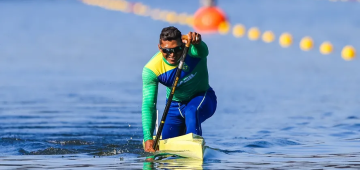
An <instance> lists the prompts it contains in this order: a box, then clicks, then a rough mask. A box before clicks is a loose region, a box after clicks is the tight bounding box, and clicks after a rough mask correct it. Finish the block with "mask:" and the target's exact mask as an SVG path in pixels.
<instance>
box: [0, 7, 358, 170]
mask: <svg viewBox="0 0 360 170" xmlns="http://www.w3.org/2000/svg"><path fill="white" fill-rule="evenodd" d="M140 2H141V1H140ZM142 2H143V3H145V4H147V5H149V6H151V7H154V8H160V9H166V10H174V11H177V12H187V13H194V12H195V11H196V9H197V8H198V3H195V2H194V1H190V0H185V1H181V2H180V1H164V0H152V1H151V2H150V1H145V0H143V1H142ZM219 6H220V7H221V8H222V9H223V10H224V11H225V12H226V13H227V15H228V17H229V19H230V22H231V23H232V24H236V23H242V24H244V25H245V26H247V27H251V26H257V27H259V29H260V30H272V31H273V32H274V33H275V34H276V35H280V34H281V33H282V32H290V33H292V35H293V37H294V44H293V45H292V46H291V47H290V48H286V49H285V48H281V47H280V46H279V44H278V43H276V42H274V43H270V44H266V43H263V42H261V41H250V40H248V39H247V38H241V39H237V38H234V37H233V36H232V35H231V34H228V35H218V34H212V35H203V40H204V41H205V42H206V43H207V44H208V46H209V50H210V55H209V56H208V67H209V73H210V85H211V86H212V87H213V88H214V90H215V92H216V94H217V97H218V108H217V111H216V113H215V115H214V116H213V117H212V118H210V119H208V120H207V121H206V122H205V123H204V124H203V125H202V129H203V136H204V138H205V139H206V145H207V149H206V154H205V160H204V162H199V161H195V160H189V159H175V160H171V159H170V160H163V161H158V162H155V163H151V162H145V161H144V160H145V157H146V156H148V154H146V153H144V152H143V149H142V127H141V101H142V82H141V72H142V68H143V66H144V65H145V64H146V63H147V61H148V60H149V59H150V58H151V57H152V56H153V54H154V53H156V52H157V42H158V36H159V33H160V31H161V29H162V28H163V27H165V26H168V25H169V23H166V22H162V21H154V20H152V19H151V18H149V17H141V16H136V15H134V14H131V13H122V12H118V11H109V10H105V9H102V8H99V7H94V6H88V5H85V4H83V3H82V2H81V1H76V0H0V168H3V169H22V168H24V169H50V168H59V169H72V168H80V169H81V168H83V169H105V168H108V169H153V168H159V169H176V168H180V169H181V168H188V169H235V168H256V169H272V168H273V169H335V168H347V169H359V168H360V147H359V146H360V90H359V87H360V86H359V84H360V67H359V65H360V61H359V60H356V59H355V60H353V61H344V60H343V59H342V58H341V57H340V53H341V48H342V47H343V46H345V45H348V44H349V45H353V46H354V47H355V48H357V49H360V42H359V41H358V39H359V37H360V32H359V27H360V19H359V17H358V16H360V3H357V2H330V1H326V0H307V1H303V0H292V1H291V2H290V1H288V0H256V1H255V0H242V1H225V0H222V1H219ZM175 26H177V27H178V28H179V29H180V30H181V31H182V32H183V33H186V32H188V31H190V30H191V28H189V27H186V26H181V25H175ZM307 35H309V36H311V37H312V38H313V39H314V40H315V47H316V48H315V49H314V50H312V51H309V52H304V51H301V50H300V49H299V47H298V42H299V41H300V39H301V38H302V37H303V36H307ZM325 40H328V41H331V42H332V43H333V45H334V47H335V52H334V53H333V54H331V55H326V56H324V55H321V54H320V53H319V52H318V45H319V43H321V42H323V41H325ZM157 107H158V109H159V112H160V113H162V110H163V108H164V107H165V88H164V87H160V89H159V97H158V106H157Z"/></svg>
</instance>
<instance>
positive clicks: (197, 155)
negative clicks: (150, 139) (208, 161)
mask: <svg viewBox="0 0 360 170" xmlns="http://www.w3.org/2000/svg"><path fill="white" fill-rule="evenodd" d="M154 139H155V136H154ZM204 148H205V140H204V138H203V137H201V136H199V135H195V134H193V133H189V134H186V135H182V136H178V137H174V138H169V139H165V140H160V141H159V151H158V153H167V154H171V155H178V156H181V157H186V158H193V159H201V160H203V159H204Z"/></svg>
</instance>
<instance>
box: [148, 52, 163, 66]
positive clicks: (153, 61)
mask: <svg viewBox="0 0 360 170" xmlns="http://www.w3.org/2000/svg"><path fill="white" fill-rule="evenodd" d="M161 57H162V55H161V53H160V52H157V53H155V55H154V56H153V57H151V59H150V60H149V61H148V62H147V63H146V64H145V66H144V67H145V68H148V69H150V70H153V68H154V67H156V66H157V65H158V64H160V63H161V62H162V58H161Z"/></svg>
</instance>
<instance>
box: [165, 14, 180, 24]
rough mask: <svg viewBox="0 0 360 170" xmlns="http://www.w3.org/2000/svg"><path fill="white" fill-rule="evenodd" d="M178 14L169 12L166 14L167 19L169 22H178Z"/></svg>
mask: <svg viewBox="0 0 360 170" xmlns="http://www.w3.org/2000/svg"><path fill="white" fill-rule="evenodd" d="M177 20H178V19H177V14H176V12H169V13H168V14H167V15H166V21H167V22H170V23H175V22H177Z"/></svg>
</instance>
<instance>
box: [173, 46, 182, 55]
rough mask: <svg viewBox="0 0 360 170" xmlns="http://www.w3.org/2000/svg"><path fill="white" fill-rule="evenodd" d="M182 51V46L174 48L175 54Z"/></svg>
mask: <svg viewBox="0 0 360 170" xmlns="http://www.w3.org/2000/svg"><path fill="white" fill-rule="evenodd" d="M182 50H183V48H182V46H179V47H176V48H174V51H175V53H178V52H180V51H182Z"/></svg>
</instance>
